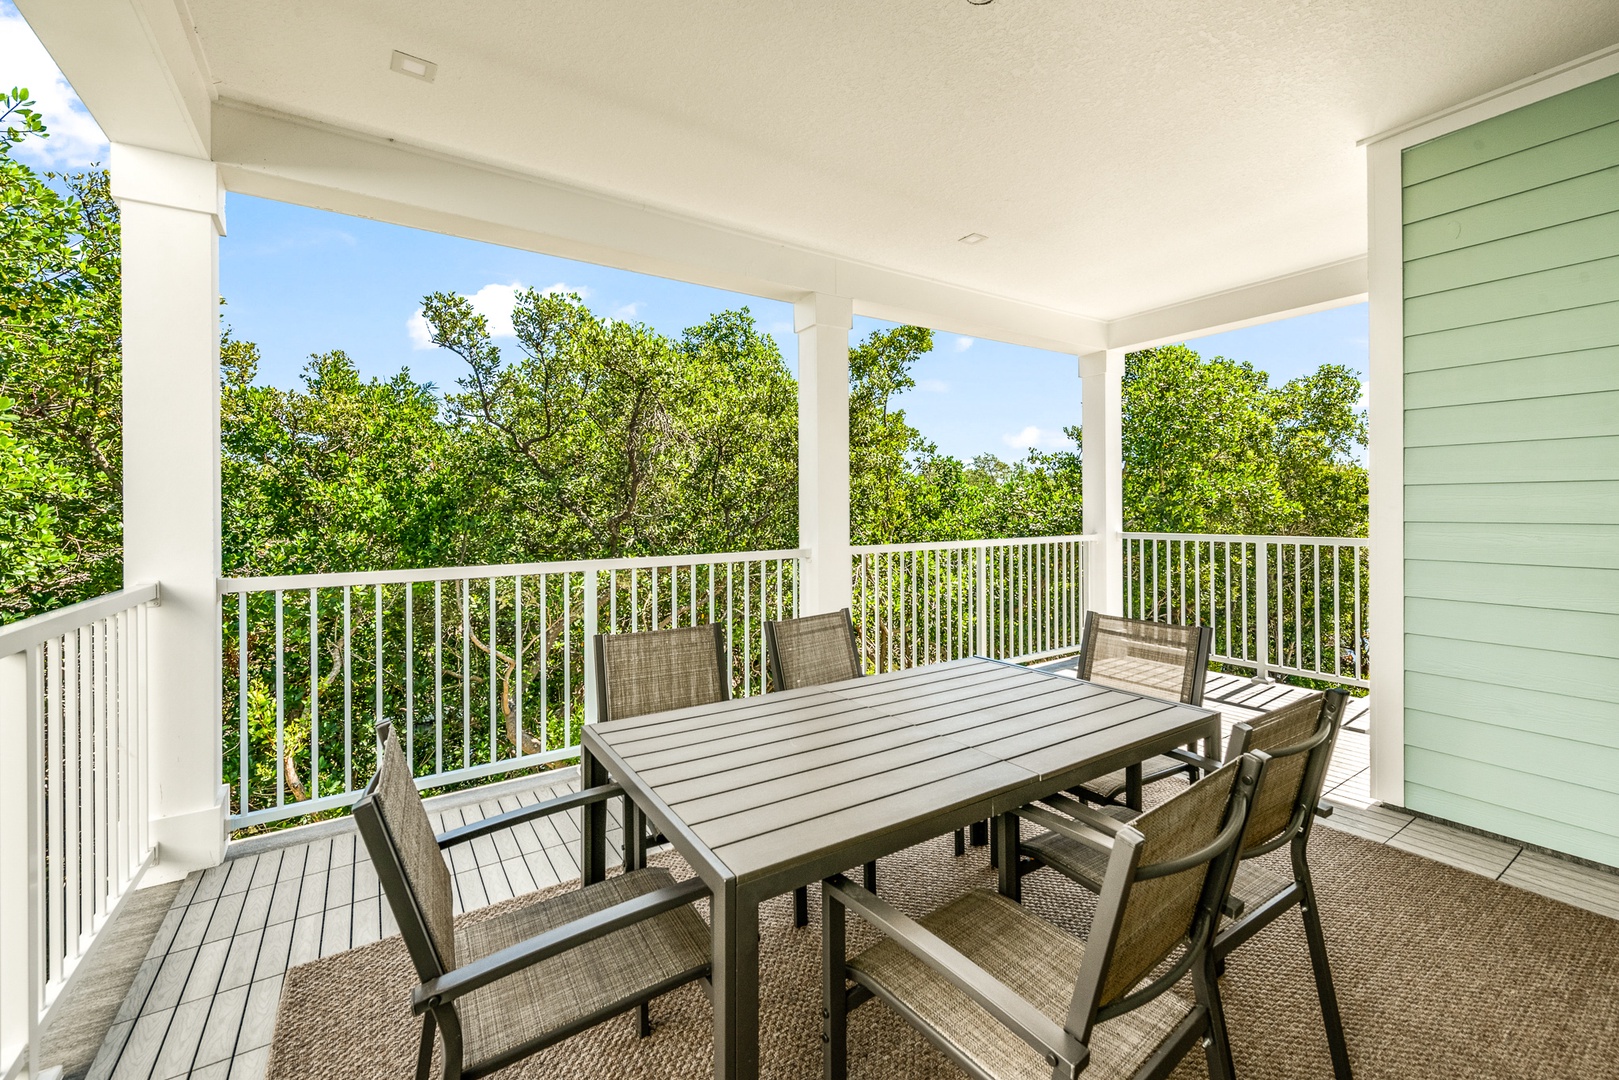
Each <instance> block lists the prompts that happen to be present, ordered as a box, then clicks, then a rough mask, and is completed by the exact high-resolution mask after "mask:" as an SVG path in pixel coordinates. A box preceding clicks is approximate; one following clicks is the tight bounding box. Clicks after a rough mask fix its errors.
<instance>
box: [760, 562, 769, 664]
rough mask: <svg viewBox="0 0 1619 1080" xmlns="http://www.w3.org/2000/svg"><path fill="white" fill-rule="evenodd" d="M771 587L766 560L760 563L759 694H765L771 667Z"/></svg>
mask: <svg viewBox="0 0 1619 1080" xmlns="http://www.w3.org/2000/svg"><path fill="white" fill-rule="evenodd" d="M769 587H770V564H769V563H768V562H767V561H765V560H762V559H761V560H760V562H759V693H761V694H762V693H764V692H765V691H766V690H767V689H768V688H767V687H766V686H765V671H766V670H767V669H768V668H769V667H770V660H769V657H767V656H766V655H765V628H764V623H765V620H766V619H768V618H770V607H769V602H770V598H769V597H768V596H766V595H765V594H766V590H767V589H768V588H769Z"/></svg>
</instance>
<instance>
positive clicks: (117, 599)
mask: <svg viewBox="0 0 1619 1080" xmlns="http://www.w3.org/2000/svg"><path fill="white" fill-rule="evenodd" d="M162 602H163V591H162V590H161V589H160V588H159V587H158V584H157V582H155V581H154V582H153V583H152V584H150V585H131V586H130V587H129V588H127V589H119V590H118V591H117V592H113V593H108V594H107V595H105V596H98V597H96V598H95V599H94V600H85V601H84V602H82V603H78V604H74V605H72V606H71V607H65V608H62V609H61V610H60V611H49V612H46V613H45V614H44V615H35V616H34V617H33V618H32V619H24V620H23V621H22V622H19V623H12V624H11V625H10V626H5V627H0V656H10V655H11V654H13V653H19V652H22V651H23V650H24V649H31V648H33V647H34V646H35V645H38V644H40V643H41V642H44V641H49V640H50V639H51V638H53V637H61V636H62V635H63V634H65V633H67V632H68V631H70V630H77V629H78V628H79V627H81V626H86V625H88V624H90V623H93V622H95V621H96V620H97V619H105V618H107V617H108V616H109V615H116V614H118V613H119V612H120V611H128V610H129V609H130V608H132V607H139V606H140V605H141V604H146V603H154V604H160V603H162Z"/></svg>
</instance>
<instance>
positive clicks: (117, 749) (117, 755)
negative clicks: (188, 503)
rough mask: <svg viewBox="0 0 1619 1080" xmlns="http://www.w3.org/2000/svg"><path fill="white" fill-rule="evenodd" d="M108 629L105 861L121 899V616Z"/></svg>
mask: <svg viewBox="0 0 1619 1080" xmlns="http://www.w3.org/2000/svg"><path fill="white" fill-rule="evenodd" d="M109 626H110V628H111V630H112V644H113V661H112V682H113V687H112V694H111V696H110V697H109V698H108V701H107V711H108V717H107V740H108V742H109V743H110V744H111V746H110V747H109V749H108V756H107V760H108V761H109V762H110V763H111V764H110V767H109V770H108V771H109V775H108V777H107V785H108V787H109V788H110V789H111V790H110V792H109V793H108V796H107V806H108V812H109V813H110V814H111V815H112V817H113V829H112V836H111V842H112V845H113V846H112V850H111V851H110V852H109V853H108V855H107V859H108V862H109V863H110V864H111V865H110V872H109V874H108V878H109V880H110V883H111V886H112V889H113V892H114V894H115V895H121V894H122V892H123V887H124V882H125V881H127V880H128V877H127V872H128V869H129V833H128V829H129V815H127V814H126V813H124V794H125V791H124V777H126V776H128V775H129V763H128V762H127V761H125V760H124V753H125V749H126V748H125V746H124V677H125V672H126V670H127V668H126V667H125V664H124V613H123V612H122V611H120V612H118V613H117V614H116V615H114V616H113V617H112V619H111V620H110V623H109Z"/></svg>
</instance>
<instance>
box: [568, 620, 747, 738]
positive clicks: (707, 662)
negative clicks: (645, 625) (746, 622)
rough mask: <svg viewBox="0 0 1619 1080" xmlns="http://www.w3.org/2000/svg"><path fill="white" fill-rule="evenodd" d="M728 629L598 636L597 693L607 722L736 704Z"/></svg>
mask: <svg viewBox="0 0 1619 1080" xmlns="http://www.w3.org/2000/svg"><path fill="white" fill-rule="evenodd" d="M730 661H731V657H730V655H729V654H728V653H727V652H726V649H725V628H724V627H723V626H721V625H720V624H719V623H714V624H712V625H710V626H680V627H675V628H674V629H671V630H650V631H646V632H644V633H638V634H597V635H596V689H597V699H598V700H599V701H600V702H601V705H600V713H601V714H600V716H599V717H598V719H600V720H602V721H611V720H622V719H624V718H625V717H628V716H645V715H646V714H647V713H656V712H667V711H668V710H670V709H685V708H689V707H690V706H693V705H713V704H715V703H716V702H720V701H729V700H730V699H731V678H730V671H729V669H730V666H731V663H730Z"/></svg>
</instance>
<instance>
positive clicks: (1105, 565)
mask: <svg viewBox="0 0 1619 1080" xmlns="http://www.w3.org/2000/svg"><path fill="white" fill-rule="evenodd" d="M1079 375H1080V380H1081V383H1082V386H1081V395H1082V400H1081V409H1082V412H1081V417H1082V419H1081V424H1080V431H1081V432H1082V433H1083V441H1082V442H1081V445H1080V491H1081V498H1082V500H1083V509H1084V516H1085V519H1084V525H1083V527H1084V530H1085V534H1086V535H1087V536H1094V537H1096V538H1097V539H1096V541H1094V542H1093V543H1092V544H1091V545H1090V549H1089V551H1088V552H1087V553H1086V558H1087V559H1088V560H1089V561H1088V562H1087V563H1086V569H1087V576H1088V578H1089V581H1088V582H1087V586H1086V592H1087V593H1088V598H1089V604H1090V607H1091V609H1092V610H1094V611H1100V612H1102V613H1104V614H1108V615H1117V614H1122V613H1123V611H1124V564H1123V550H1122V546H1123V543H1124V536H1123V533H1124V350H1123V349H1108V350H1106V351H1104V352H1098V353H1087V354H1085V355H1082V356H1081V357H1080V358H1079Z"/></svg>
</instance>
